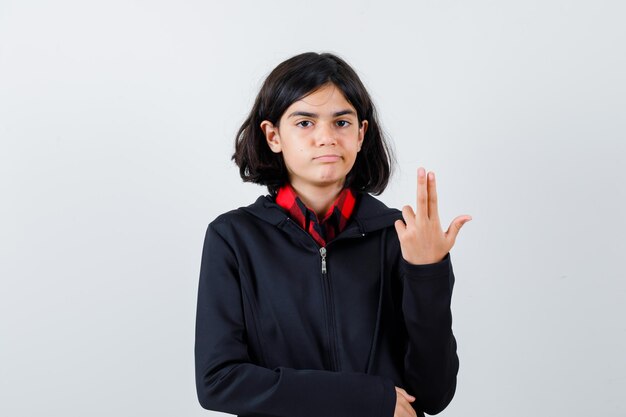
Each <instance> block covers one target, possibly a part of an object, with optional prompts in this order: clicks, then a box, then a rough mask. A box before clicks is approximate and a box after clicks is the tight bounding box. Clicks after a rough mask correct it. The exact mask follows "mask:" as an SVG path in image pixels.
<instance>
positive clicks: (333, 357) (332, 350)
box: [320, 246, 340, 371]
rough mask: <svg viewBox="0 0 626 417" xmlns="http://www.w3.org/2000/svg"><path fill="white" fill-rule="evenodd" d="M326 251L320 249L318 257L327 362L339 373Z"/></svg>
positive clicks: (324, 248) (322, 248) (323, 247)
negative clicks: (324, 317)
mask: <svg viewBox="0 0 626 417" xmlns="http://www.w3.org/2000/svg"><path fill="white" fill-rule="evenodd" d="M327 255H328V250H327V249H326V247H325V246H322V247H321V248H320V257H321V260H322V286H323V287H324V298H325V300H324V309H325V310H326V325H327V329H328V351H329V352H328V360H329V365H330V369H331V370H333V371H339V370H340V369H339V355H338V353H337V329H336V327H337V325H336V323H335V307H334V302H333V293H332V291H331V288H330V279H329V278H328V268H327V266H326V256H327Z"/></svg>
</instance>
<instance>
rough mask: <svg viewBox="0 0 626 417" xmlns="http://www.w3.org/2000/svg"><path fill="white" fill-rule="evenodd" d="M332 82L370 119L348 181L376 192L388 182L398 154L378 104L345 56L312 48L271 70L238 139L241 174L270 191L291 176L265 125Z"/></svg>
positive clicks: (363, 117)
mask: <svg viewBox="0 0 626 417" xmlns="http://www.w3.org/2000/svg"><path fill="white" fill-rule="evenodd" d="M328 83H332V84H334V85H335V86H336V87H337V88H339V89H340V90H341V91H342V92H343V95H344V96H345V98H346V100H348V102H350V104H351V105H352V106H354V108H355V110H356V112H357V117H358V121H359V124H361V122H362V121H363V120H367V121H368V127H367V130H366V132H365V138H364V140H363V146H362V147H361V151H360V152H359V153H358V154H357V158H356V161H355V162H354V166H353V167H352V169H351V170H350V172H349V173H348V175H347V176H346V181H345V184H344V186H345V187H351V188H353V189H355V190H359V191H364V192H369V193H372V194H374V195H378V194H380V193H382V192H383V191H384V190H385V188H386V187H387V183H388V182H389V177H390V175H391V170H392V162H393V159H394V158H393V154H392V151H391V148H390V147H389V145H388V143H387V141H386V140H385V137H384V135H383V132H382V129H381V128H380V126H379V123H378V119H377V115H376V109H375V108H374V104H373V103H372V100H371V98H370V96H369V93H368V92H367V90H366V89H365V86H364V85H363V83H362V82H361V80H360V79H359V77H358V75H357V74H356V72H355V71H354V70H353V69H352V68H351V67H350V66H349V65H348V64H347V63H346V62H345V61H344V60H342V59H341V58H339V57H338V56H336V55H333V54H330V53H321V54H318V53H315V52H307V53H303V54H300V55H296V56H294V57H292V58H289V59H288V60H286V61H284V62H282V63H280V64H279V65H278V66H277V67H276V68H274V70H273V71H272V72H271V73H270V74H269V75H268V77H267V78H266V79H265V82H264V83H263V86H262V87H261V90H260V91H259V94H258V95H257V97H256V100H255V102H254V105H253V107H252V110H251V111H250V114H249V115H248V117H247V118H246V120H245V121H244V122H243V124H242V125H241V127H240V128H239V131H238V132H237V137H236V139H235V153H234V154H233V156H232V159H233V160H234V161H235V163H236V164H237V166H238V167H239V173H240V175H241V178H242V179H243V180H244V181H246V182H253V183H256V184H261V185H265V186H267V188H268V190H269V192H270V193H271V194H275V193H276V192H277V191H278V189H279V188H280V187H281V186H283V185H284V184H286V183H287V182H289V177H288V174H287V168H286V166H285V163H284V161H283V156H282V154H277V153H274V152H272V151H271V149H270V147H269V146H268V144H267V141H266V139H265V134H264V133H263V130H262V129H261V127H260V125H261V122H263V120H269V121H270V122H272V123H273V124H274V125H276V126H278V123H279V120H280V118H281V116H282V115H283V113H284V112H285V110H286V109H287V108H288V107H289V106H290V105H291V104H292V103H293V102H295V101H298V100H300V99H301V98H302V97H304V96H306V95H308V94H309V93H312V92H313V91H315V90H316V89H318V88H320V87H321V86H323V85H325V84H328Z"/></svg>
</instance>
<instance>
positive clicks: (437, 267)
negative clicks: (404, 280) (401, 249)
mask: <svg viewBox="0 0 626 417" xmlns="http://www.w3.org/2000/svg"><path fill="white" fill-rule="evenodd" d="M400 265H401V266H400V267H401V269H402V272H403V275H404V276H406V277H408V278H412V279H423V278H433V277H437V276H443V277H447V276H448V275H449V273H450V266H451V259H450V252H448V253H447V254H446V256H445V257H444V258H443V259H442V260H441V261H439V262H435V263H432V264H424V265H413V264H411V263H409V262H407V261H406V260H405V259H404V258H402V259H401V262H400Z"/></svg>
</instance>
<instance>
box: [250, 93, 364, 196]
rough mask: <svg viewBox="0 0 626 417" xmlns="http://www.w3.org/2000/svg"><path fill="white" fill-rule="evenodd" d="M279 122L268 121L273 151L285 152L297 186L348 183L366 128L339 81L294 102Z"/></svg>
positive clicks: (291, 179)
mask: <svg viewBox="0 0 626 417" xmlns="http://www.w3.org/2000/svg"><path fill="white" fill-rule="evenodd" d="M279 126H280V127H276V126H274V125H273V124H272V123H271V122H269V121H267V120H265V121H263V123H261V129H263V131H264V132H265V137H266V139H267V143H268V145H269V147H270V148H271V150H272V151H273V152H276V153H282V155H283V159H284V161H285V165H286V167H287V171H288V174H289V182H290V183H291V185H292V186H293V187H294V188H295V189H296V190H298V189H304V188H310V187H320V188H327V187H328V186H333V185H336V186H343V182H344V180H345V178H346V175H347V174H348V172H350V169H352V166H353V165H354V161H355V160H356V155H357V153H358V152H359V151H360V150H361V144H362V143H363V138H364V137H365V131H366V130H367V120H363V121H362V124H361V125H360V126H359V123H358V119H357V114H356V110H355V109H354V107H353V106H352V105H351V104H350V103H349V102H348V100H346V98H345V97H344V95H343V93H342V92H341V90H340V89H338V88H337V87H336V86H335V85H334V84H330V83H329V84H326V85H324V86H322V87H320V88H319V89H317V90H316V91H315V92H313V93H311V94H309V95H307V96H305V97H303V98H302V99H300V100H298V101H296V102H294V103H292V104H291V106H289V107H288V108H287V110H285V112H284V113H283V115H282V116H281V118H280V121H279Z"/></svg>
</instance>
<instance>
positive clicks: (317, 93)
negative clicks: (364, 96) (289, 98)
mask: <svg viewBox="0 0 626 417" xmlns="http://www.w3.org/2000/svg"><path fill="white" fill-rule="evenodd" d="M295 107H317V108H324V107H329V108H333V109H334V108H335V107H341V108H350V109H352V110H354V107H353V106H352V105H351V104H350V102H349V101H348V100H347V99H346V97H345V96H344V95H343V92H342V91H341V90H340V89H339V88H338V87H337V86H335V85H334V84H325V85H323V86H322V87H320V88H318V89H317V90H314V91H313V92H311V93H309V94H307V95H306V96H304V97H302V98H301V99H299V100H296V101H294V102H293V103H292V104H291V106H289V108H288V109H291V108H295Z"/></svg>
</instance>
